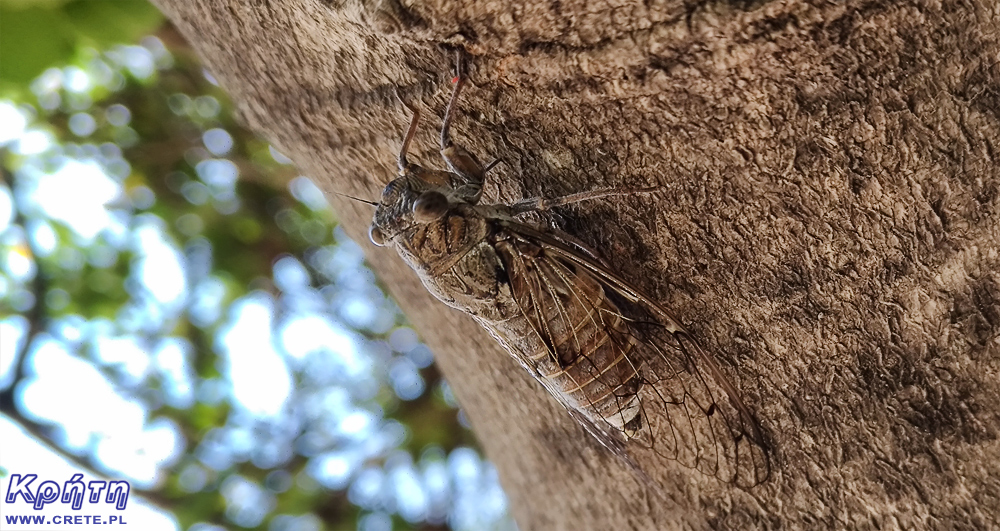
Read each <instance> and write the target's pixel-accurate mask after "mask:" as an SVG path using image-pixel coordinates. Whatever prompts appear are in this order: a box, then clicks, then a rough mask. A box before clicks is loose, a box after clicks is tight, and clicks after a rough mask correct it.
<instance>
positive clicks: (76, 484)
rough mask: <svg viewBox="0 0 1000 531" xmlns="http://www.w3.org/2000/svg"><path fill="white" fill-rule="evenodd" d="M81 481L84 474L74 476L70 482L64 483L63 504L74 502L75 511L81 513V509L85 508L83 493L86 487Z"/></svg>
mask: <svg viewBox="0 0 1000 531" xmlns="http://www.w3.org/2000/svg"><path fill="white" fill-rule="evenodd" d="M81 479H83V474H73V477H72V478H70V480H69V481H67V482H66V483H63V493H62V502H63V503H69V502H70V500H72V501H73V505H72V507H73V510H74V511H79V510H80V507H83V491H84V489H85V488H86V486H85V485H84V484H83V481H80V480H81Z"/></svg>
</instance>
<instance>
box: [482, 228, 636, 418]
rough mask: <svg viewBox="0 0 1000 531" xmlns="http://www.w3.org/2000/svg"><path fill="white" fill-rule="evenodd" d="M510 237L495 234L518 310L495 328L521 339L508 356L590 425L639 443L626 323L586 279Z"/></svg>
mask: <svg viewBox="0 0 1000 531" xmlns="http://www.w3.org/2000/svg"><path fill="white" fill-rule="evenodd" d="M508 236H509V235H508V234H505V233H504V232H502V231H501V232H499V233H497V235H496V236H495V237H494V241H495V243H494V245H495V247H496V251H497V253H498V255H499V256H500V259H501V261H502V262H503V263H504V265H505V270H506V271H507V272H508V274H509V281H510V285H511V290H512V292H513V293H514V296H515V298H516V302H517V305H518V307H519V308H521V309H522V312H521V313H520V315H519V316H517V317H516V318H512V319H510V320H508V321H507V322H505V323H498V328H500V329H501V330H504V331H508V332H507V335H509V336H513V337H517V338H518V341H517V342H518V343H519V345H517V348H516V349H512V354H514V355H515V357H518V356H519V357H521V358H523V359H522V360H521V361H522V363H523V364H524V365H526V366H528V367H529V368H530V369H532V371H533V372H534V373H535V374H536V375H537V376H538V377H539V378H540V379H541V380H542V382H543V383H544V384H545V386H546V387H547V388H549V390H550V391H552V392H554V393H557V394H558V395H561V396H562V398H563V400H564V401H565V402H566V403H567V404H568V405H570V406H571V407H575V408H576V409H577V410H578V411H579V412H580V413H582V414H583V415H584V416H586V417H588V418H589V419H590V420H591V421H593V422H597V423H600V422H606V423H607V424H609V425H611V426H612V427H614V428H616V429H617V430H619V431H621V432H622V434H624V435H625V436H626V437H632V436H634V435H636V434H637V433H638V430H639V429H640V428H641V424H642V418H641V415H640V413H641V407H640V403H639V390H640V389H641V387H642V385H643V379H642V372H641V367H639V366H637V365H636V363H635V362H634V360H635V359H636V358H635V357H634V354H633V350H634V349H635V348H636V347H637V346H638V345H637V342H636V340H635V338H634V335H633V334H632V331H631V329H630V327H629V323H628V322H626V320H625V319H624V318H623V316H622V313H621V312H620V311H619V309H618V307H617V305H616V304H615V303H614V302H613V301H612V300H611V299H609V298H608V296H607V293H606V292H605V290H604V287H603V286H602V285H601V283H600V282H598V281H597V279H595V278H594V277H593V276H592V275H591V274H589V273H588V272H587V271H585V270H582V269H580V268H578V267H576V266H575V265H574V264H572V263H568V262H563V261H560V260H558V259H557V258H554V257H551V256H546V255H545V251H544V249H543V248H542V247H540V246H538V245H536V244H534V243H532V242H530V241H528V240H525V239H522V238H517V237H508ZM526 308H527V309H530V310H529V311H527V312H525V311H523V309H526Z"/></svg>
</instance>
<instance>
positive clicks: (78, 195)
mask: <svg viewBox="0 0 1000 531" xmlns="http://www.w3.org/2000/svg"><path fill="white" fill-rule="evenodd" d="M120 194H121V187H120V186H119V185H118V183H116V182H115V181H113V180H112V179H111V178H110V177H108V176H107V174H105V173H104V171H103V170H102V169H101V167H100V166H98V165H97V164H96V163H94V162H89V161H88V162H82V161H78V160H72V159H71V160H67V161H66V163H65V164H63V165H62V166H61V167H60V168H59V169H58V170H56V171H55V172H53V173H52V174H49V175H43V176H40V177H39V178H38V179H37V181H36V183H35V187H34V190H33V191H32V192H31V198H32V199H33V200H34V202H35V204H37V205H38V206H39V207H40V208H41V209H42V211H43V212H44V213H45V215H46V216H48V217H49V218H50V219H54V220H58V221H62V222H63V223H65V224H66V226H67V227H69V228H71V229H72V230H73V232H75V233H76V234H78V235H79V236H80V237H81V238H82V239H83V240H84V241H87V242H89V241H92V240H93V239H94V237H96V236H97V234H98V233H99V232H101V231H102V230H104V229H105V228H107V227H108V226H109V225H111V224H112V222H113V219H112V217H111V215H110V214H109V213H108V210H107V208H106V206H105V205H107V204H108V203H110V202H111V201H114V200H115V199H117V198H118V197H119V195H120Z"/></svg>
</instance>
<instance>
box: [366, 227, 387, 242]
mask: <svg viewBox="0 0 1000 531" xmlns="http://www.w3.org/2000/svg"><path fill="white" fill-rule="evenodd" d="M368 239H370V240H371V241H372V243H374V244H375V245H377V246H379V247H383V246H385V234H382V230H381V229H379V228H378V227H376V226H375V225H372V226H371V227H368Z"/></svg>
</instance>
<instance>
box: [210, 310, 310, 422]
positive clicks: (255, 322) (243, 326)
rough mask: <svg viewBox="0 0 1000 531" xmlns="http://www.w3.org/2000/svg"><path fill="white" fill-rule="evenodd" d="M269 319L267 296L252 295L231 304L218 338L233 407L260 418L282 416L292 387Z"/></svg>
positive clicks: (269, 311) (270, 314) (270, 318)
mask: <svg viewBox="0 0 1000 531" xmlns="http://www.w3.org/2000/svg"><path fill="white" fill-rule="evenodd" d="M272 319H273V316H272V302H271V300H270V298H269V297H268V295H267V294H265V293H261V292H258V293H251V294H250V295H247V296H246V297H243V298H242V299H240V300H237V301H236V302H234V303H233V305H232V308H231V309H230V318H229V322H228V323H227V324H226V325H225V326H224V327H223V330H222V331H221V332H220V333H219V339H218V342H219V350H220V352H222V353H223V354H224V355H225V357H226V361H227V363H226V372H227V375H228V377H229V380H230V381H231V382H232V386H233V389H232V393H233V399H234V404H233V405H234V406H237V407H240V406H241V407H244V408H246V409H247V411H249V412H251V413H253V414H255V415H261V416H274V415H277V414H279V413H281V411H282V408H284V405H285V401H286V400H287V399H288V396H289V393H290V391H291V387H292V381H291V375H289V374H288V367H287V366H286V365H285V361H284V360H283V359H282V358H281V356H280V355H279V354H278V352H277V351H275V349H274V346H273V344H272V338H271V327H272Z"/></svg>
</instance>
